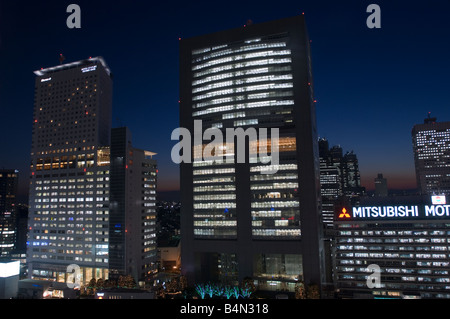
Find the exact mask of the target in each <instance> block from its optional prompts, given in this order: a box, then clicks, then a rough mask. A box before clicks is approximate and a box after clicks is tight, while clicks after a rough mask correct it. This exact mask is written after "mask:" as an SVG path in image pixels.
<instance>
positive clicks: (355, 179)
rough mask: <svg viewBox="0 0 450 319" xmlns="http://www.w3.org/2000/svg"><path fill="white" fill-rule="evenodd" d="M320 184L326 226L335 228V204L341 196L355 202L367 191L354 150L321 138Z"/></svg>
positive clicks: (323, 218) (323, 217)
mask: <svg viewBox="0 0 450 319" xmlns="http://www.w3.org/2000/svg"><path fill="white" fill-rule="evenodd" d="M319 150H320V153H319V155H320V184H321V195H322V220H323V224H324V226H325V227H328V228H330V229H332V228H333V219H334V214H335V212H334V205H335V203H336V201H337V200H338V199H339V198H340V197H341V196H344V197H346V198H347V199H348V200H349V201H351V202H355V201H357V200H358V198H359V197H360V196H362V195H363V194H364V193H365V188H364V187H362V186H361V177H360V172H359V164H358V158H357V156H356V154H355V153H354V152H346V153H345V154H344V153H343V151H342V147H340V146H337V145H335V146H333V147H331V148H330V147H329V143H328V140H327V139H325V138H321V139H320V140H319Z"/></svg>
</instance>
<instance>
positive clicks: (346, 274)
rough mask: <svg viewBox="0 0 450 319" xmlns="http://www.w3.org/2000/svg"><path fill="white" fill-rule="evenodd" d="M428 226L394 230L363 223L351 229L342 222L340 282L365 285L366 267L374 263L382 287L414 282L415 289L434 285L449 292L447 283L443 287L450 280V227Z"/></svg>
mask: <svg viewBox="0 0 450 319" xmlns="http://www.w3.org/2000/svg"><path fill="white" fill-rule="evenodd" d="M427 225H428V227H426V226H425V227H424V228H423V229H419V227H417V228H414V230H404V225H403V224H401V225H400V226H399V227H395V228H393V229H392V228H388V227H387V228H381V227H380V228H370V229H369V228H366V227H364V226H363V227H359V229H358V230H352V229H351V228H350V227H345V226H350V225H345V224H344V225H342V224H341V225H340V227H339V230H338V236H337V239H336V256H337V257H336V258H337V269H336V274H337V280H338V282H339V285H340V286H341V287H343V288H344V287H351V286H352V287H354V286H355V282H356V286H359V287H361V288H367V286H366V280H367V276H368V275H369V274H368V273H367V270H366V268H367V266H368V265H369V264H377V265H379V266H380V267H381V282H382V283H383V288H384V289H398V288H403V289H408V287H409V286H410V285H415V286H416V287H415V288H414V289H416V290H417V289H418V288H417V287H418V286H422V288H421V289H423V287H425V286H433V285H434V286H436V287H440V288H439V289H445V290H449V292H450V285H446V286H445V288H443V286H442V285H443V284H444V283H449V282H450V281H449V279H448V278H449V276H448V275H449V274H450V255H449V250H450V226H449V224H445V223H443V224H427ZM419 226H421V227H423V225H419ZM346 228H348V229H346ZM396 265H397V266H396ZM358 282H359V283H358Z"/></svg>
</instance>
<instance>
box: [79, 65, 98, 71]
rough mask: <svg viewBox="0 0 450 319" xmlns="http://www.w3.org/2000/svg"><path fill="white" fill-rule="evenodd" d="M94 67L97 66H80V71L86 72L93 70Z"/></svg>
mask: <svg viewBox="0 0 450 319" xmlns="http://www.w3.org/2000/svg"><path fill="white" fill-rule="evenodd" d="M96 69H97V66H96V65H93V66H88V67H85V68H82V69H81V72H83V73H86V72H91V71H95V70H96Z"/></svg>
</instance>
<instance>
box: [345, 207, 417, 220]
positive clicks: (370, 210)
mask: <svg viewBox="0 0 450 319" xmlns="http://www.w3.org/2000/svg"><path fill="white" fill-rule="evenodd" d="M417 216H419V215H418V208H417V206H380V207H377V206H372V207H371V206H369V207H353V217H362V218H365V217H372V218H378V217H381V218H382V217H417Z"/></svg>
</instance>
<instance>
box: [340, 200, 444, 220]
mask: <svg viewBox="0 0 450 319" xmlns="http://www.w3.org/2000/svg"><path fill="white" fill-rule="evenodd" d="M438 197H439V198H438V199H436V198H435V196H433V197H432V204H431V205H426V204H422V205H386V206H354V207H349V206H347V207H341V208H340V209H339V210H337V212H336V219H337V220H363V219H371V220H373V219H379V220H383V219H386V220H404V219H433V218H440V219H444V218H445V219H446V218H450V205H448V204H446V199H445V196H438Z"/></svg>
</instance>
